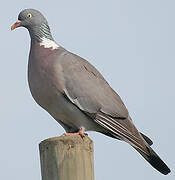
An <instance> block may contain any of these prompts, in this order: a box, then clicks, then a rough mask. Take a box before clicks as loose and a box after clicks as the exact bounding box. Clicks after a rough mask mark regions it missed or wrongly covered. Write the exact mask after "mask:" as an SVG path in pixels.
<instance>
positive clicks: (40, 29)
mask: <svg viewBox="0 0 175 180" xmlns="http://www.w3.org/2000/svg"><path fill="white" fill-rule="evenodd" d="M29 33H30V37H31V39H32V40H36V41H37V42H41V41H42V38H47V39H50V40H52V41H53V40H54V39H53V37H52V34H51V32H50V28H49V25H48V24H45V23H42V24H41V26H34V27H32V28H30V29H29Z"/></svg>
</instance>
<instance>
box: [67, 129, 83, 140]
mask: <svg viewBox="0 0 175 180" xmlns="http://www.w3.org/2000/svg"><path fill="white" fill-rule="evenodd" d="M64 135H66V136H73V135H80V136H81V137H82V138H83V137H85V136H86V135H87V134H86V133H84V128H81V129H80V130H79V131H78V132H75V133H65V134H64Z"/></svg>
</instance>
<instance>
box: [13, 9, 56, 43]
mask: <svg viewBox="0 0 175 180" xmlns="http://www.w3.org/2000/svg"><path fill="white" fill-rule="evenodd" d="M18 27H25V28H27V29H28V31H29V33H30V35H31V38H34V39H37V40H38V41H40V39H41V38H43V37H45V38H47V39H51V40H52V39H53V38H52V36H51V33H50V28H49V25H48V22H47V20H46V18H45V17H44V16H43V15H42V14H41V13H40V12H39V11H38V10H35V9H24V10H23V11H21V12H20V13H19V15H18V21H17V22H16V23H14V24H13V25H12V26H11V30H14V29H16V28H18Z"/></svg>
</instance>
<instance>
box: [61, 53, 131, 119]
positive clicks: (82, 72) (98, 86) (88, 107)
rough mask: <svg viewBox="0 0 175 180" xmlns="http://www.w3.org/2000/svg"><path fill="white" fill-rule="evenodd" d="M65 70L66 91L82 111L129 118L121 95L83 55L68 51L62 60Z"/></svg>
mask: <svg viewBox="0 0 175 180" xmlns="http://www.w3.org/2000/svg"><path fill="white" fill-rule="evenodd" d="M61 65H62V69H63V70H64V72H63V76H64V83H65V85H64V87H65V88H64V93H65V95H66V96H67V97H68V98H69V100H70V101H71V102H72V103H73V104H75V105H76V106H78V107H79V108H80V109H81V110H82V111H85V112H87V113H90V114H96V113H97V112H99V111H101V112H103V113H105V114H107V115H109V116H112V117H116V118H123V119H124V118H127V117H128V111H127V109H126V107H125V105H124V104H123V102H122V100H121V98H120V97H119V95H118V94H117V93H116V92H115V91H114V90H113V89H112V88H111V87H110V86H109V84H108V83H107V82H106V80H105V79H104V78H103V76H102V75H101V74H100V73H99V72H98V70H97V69H95V68H94V67H93V66H92V65H91V64H90V63H88V62H87V61H86V60H84V59H82V58H81V57H79V56H77V55H74V54H71V53H68V54H66V55H65V56H64V58H63V60H62V61H61Z"/></svg>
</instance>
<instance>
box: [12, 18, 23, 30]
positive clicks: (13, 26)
mask: <svg viewBox="0 0 175 180" xmlns="http://www.w3.org/2000/svg"><path fill="white" fill-rule="evenodd" d="M20 25H21V21H19V20H18V21H16V22H15V24H13V25H12V26H11V30H14V29H15V28H17V27H19V26H20Z"/></svg>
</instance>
